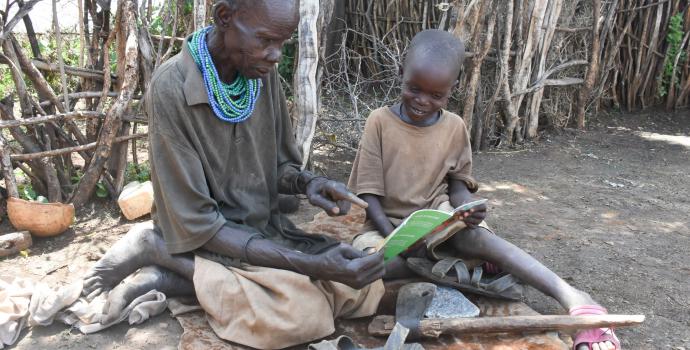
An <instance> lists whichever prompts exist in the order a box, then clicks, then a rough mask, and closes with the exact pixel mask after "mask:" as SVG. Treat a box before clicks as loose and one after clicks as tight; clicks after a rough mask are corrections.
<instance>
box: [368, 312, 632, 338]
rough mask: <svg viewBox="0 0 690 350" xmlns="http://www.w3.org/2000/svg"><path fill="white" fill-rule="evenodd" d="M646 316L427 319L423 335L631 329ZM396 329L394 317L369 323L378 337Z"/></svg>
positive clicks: (422, 329) (423, 326) (421, 327)
mask: <svg viewBox="0 0 690 350" xmlns="http://www.w3.org/2000/svg"><path fill="white" fill-rule="evenodd" d="M644 319H645V316H644V315H596V316H567V315H535V316H504V317H475V318H447V319H424V320H422V321H421V322H420V323H419V328H420V333H421V334H422V335H424V336H426V337H433V338H437V337H438V336H439V335H441V334H446V333H453V334H470V333H523V332H544V331H574V330H579V329H589V328H604V327H630V326H636V325H639V324H641V323H642V322H644ZM393 327H395V317H394V316H388V315H383V316H376V317H375V318H374V320H373V321H371V323H370V324H369V333H370V334H372V335H377V336H386V335H388V334H390V332H391V330H392V329H393Z"/></svg>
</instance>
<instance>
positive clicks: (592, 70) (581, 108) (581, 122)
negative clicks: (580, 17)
mask: <svg viewBox="0 0 690 350" xmlns="http://www.w3.org/2000/svg"><path fill="white" fill-rule="evenodd" d="M600 12H601V0H592V18H593V20H592V48H591V50H590V52H591V56H592V57H591V58H590V63H589V68H588V69H587V75H586V76H585V83H584V84H583V85H582V88H581V89H580V93H579V94H578V96H577V110H576V112H575V117H576V120H577V128H578V129H584V128H585V110H586V108H587V103H589V97H590V95H591V91H592V87H593V86H594V82H595V80H596V79H597V75H598V73H599V49H600V42H599V16H600Z"/></svg>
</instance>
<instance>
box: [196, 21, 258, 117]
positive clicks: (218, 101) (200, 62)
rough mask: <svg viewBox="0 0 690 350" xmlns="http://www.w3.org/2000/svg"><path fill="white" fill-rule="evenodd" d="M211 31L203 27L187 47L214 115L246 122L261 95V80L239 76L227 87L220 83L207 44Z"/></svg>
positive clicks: (209, 28)
mask: <svg viewBox="0 0 690 350" xmlns="http://www.w3.org/2000/svg"><path fill="white" fill-rule="evenodd" d="M210 30H211V27H206V28H203V29H200V30H198V31H196V32H194V34H192V39H191V41H190V42H189V45H188V47H189V51H190V53H191V54H192V57H193V58H194V62H196V65H197V66H198V67H199V70H201V75H202V76H203V77H204V85H205V86H206V93H207V94H208V100H209V103H210V105H211V109H212V110H213V113H214V114H215V115H216V116H217V117H218V118H219V119H220V120H223V121H226V122H229V123H241V122H243V121H245V120H247V119H249V117H250V116H251V115H252V112H254V107H255V106H256V101H257V100H258V99H259V93H260V92H261V86H262V84H261V79H247V78H245V77H244V76H242V75H240V74H239V73H238V74H237V78H235V80H234V81H233V82H232V83H230V84H226V83H225V82H223V81H221V80H220V75H219V74H218V70H216V66H215V65H214V64H213V60H212V59H211V54H210V53H209V51H208V43H207V42H206V34H207V33H208V32H209V31H210Z"/></svg>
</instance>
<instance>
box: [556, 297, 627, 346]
mask: <svg viewBox="0 0 690 350" xmlns="http://www.w3.org/2000/svg"><path fill="white" fill-rule="evenodd" d="M569 299H570V300H569V303H568V304H569V306H568V310H569V313H570V315H573V316H584V315H605V314H607V313H608V312H607V311H606V309H605V308H604V307H602V306H601V305H599V304H597V303H596V302H595V301H594V299H592V297H591V296H589V294H587V293H585V292H583V291H580V290H577V289H574V288H573V293H572V295H571V297H570V298H569ZM620 348H621V346H620V341H619V340H618V337H616V334H615V333H614V332H613V329H610V328H594V329H586V330H583V331H580V332H577V333H576V334H575V336H574V337H573V349H575V350H620Z"/></svg>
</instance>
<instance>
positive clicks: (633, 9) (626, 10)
mask: <svg viewBox="0 0 690 350" xmlns="http://www.w3.org/2000/svg"><path fill="white" fill-rule="evenodd" d="M666 2H668V0H661V1H658V2H655V3H651V4H647V5H644V6H639V7H633V8H631V9H625V10H618V13H623V12H630V11H638V10H642V9H646V8H649V7H654V6H659V5H661V4H663V3H666Z"/></svg>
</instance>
